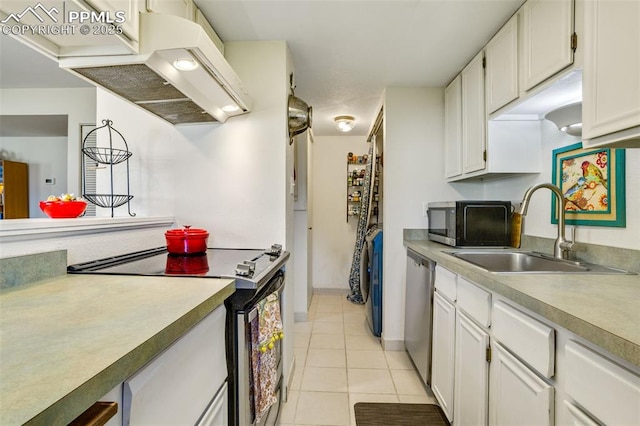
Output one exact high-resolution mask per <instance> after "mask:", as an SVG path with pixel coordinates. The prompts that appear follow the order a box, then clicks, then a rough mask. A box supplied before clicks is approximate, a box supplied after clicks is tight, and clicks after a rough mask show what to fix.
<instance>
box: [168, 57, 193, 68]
mask: <svg viewBox="0 0 640 426" xmlns="http://www.w3.org/2000/svg"><path fill="white" fill-rule="evenodd" d="M173 66H174V68H175V69H177V70H180V71H192V70H195V69H196V68H198V62H197V61H196V60H195V59H191V58H180V59H176V60H175V61H173Z"/></svg>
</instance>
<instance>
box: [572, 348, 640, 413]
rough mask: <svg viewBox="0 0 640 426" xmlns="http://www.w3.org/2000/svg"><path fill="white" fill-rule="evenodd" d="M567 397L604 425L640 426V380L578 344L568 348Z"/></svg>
mask: <svg viewBox="0 0 640 426" xmlns="http://www.w3.org/2000/svg"><path fill="white" fill-rule="evenodd" d="M565 357H566V362H565V364H566V367H567V393H568V394H569V395H570V396H571V397H572V398H573V399H575V400H576V402H577V403H578V404H580V405H581V406H582V407H584V408H585V409H586V410H587V411H589V412H590V413H591V414H593V415H594V416H596V417H597V418H598V420H600V421H602V422H603V423H605V424H611V425H614V424H618V425H623V424H624V425H637V424H640V377H638V376H636V375H635V374H633V373H632V372H630V371H628V370H626V369H624V368H622V367H620V366H618V365H617V364H614V363H613V362H612V361H610V360H608V359H606V358H604V357H603V356H601V355H599V354H597V353H595V352H593V351H592V350H591V349H588V348H586V347H584V346H582V345H580V344H579V343H576V342H573V341H570V342H568V343H567V344H566V346H565Z"/></svg>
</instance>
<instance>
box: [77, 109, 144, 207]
mask: <svg viewBox="0 0 640 426" xmlns="http://www.w3.org/2000/svg"><path fill="white" fill-rule="evenodd" d="M102 123H103V125H102V126H100V127H96V128H95V129H93V130H91V131H90V132H89V133H87V135H86V136H85V138H84V140H83V141H82V153H83V154H84V155H83V156H82V197H83V198H84V199H85V200H87V201H89V202H90V203H92V204H95V205H96V206H98V207H103V208H110V209H111V217H113V215H114V209H115V208H116V207H120V206H122V205H124V204H127V212H128V213H129V216H135V215H136V214H135V213H131V204H130V202H131V199H132V198H133V195H131V193H130V188H129V158H130V157H131V155H132V154H131V152H130V151H129V146H128V145H127V141H126V140H125V138H124V136H122V133H120V132H119V131H118V130H116V129H115V128H113V127H112V126H111V125H112V124H113V122H112V121H111V120H109V119H106V120H102ZM105 128H106V129H107V130H108V131H109V147H108V148H107V147H91V146H86V144H87V139H88V138H89V136H90V135H91V134H92V133H94V132H97V131H98V130H101V129H105ZM113 132H115V133H117V135H118V136H119V137H120V139H121V140H122V143H123V144H124V149H119V148H114V147H113V142H114V141H113V137H114V135H113ZM85 156H86V157H89V158H90V159H91V160H93V161H95V162H96V163H100V164H106V165H108V166H109V177H110V184H111V186H110V188H111V193H109V194H87V193H86V174H85V173H86V172H85V170H86V168H85ZM122 162H126V164H127V193H126V194H114V193H113V187H114V184H113V166H114V165H116V164H120V163H122Z"/></svg>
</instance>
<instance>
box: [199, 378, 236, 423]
mask: <svg viewBox="0 0 640 426" xmlns="http://www.w3.org/2000/svg"><path fill="white" fill-rule="evenodd" d="M227 393H228V392H227V383H226V382H225V384H224V386H222V388H221V389H220V390H219V391H218V394H217V395H216V397H215V398H214V399H213V401H211V404H210V405H209V408H207V411H205V413H204V414H203V415H202V418H201V419H200V421H199V422H198V426H227V425H228V424H229V415H228V409H229V407H228V406H229V403H228V397H227Z"/></svg>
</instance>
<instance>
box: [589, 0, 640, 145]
mask: <svg viewBox="0 0 640 426" xmlns="http://www.w3.org/2000/svg"><path fill="white" fill-rule="evenodd" d="M584 15H585V35H584V46H585V50H584V70H583V102H582V121H583V123H582V135H583V143H584V145H585V146H587V147H589V146H612V147H627V148H640V24H639V23H640V2H638V1H629V0H606V1H604V0H590V1H587V2H585V12H584Z"/></svg>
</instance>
